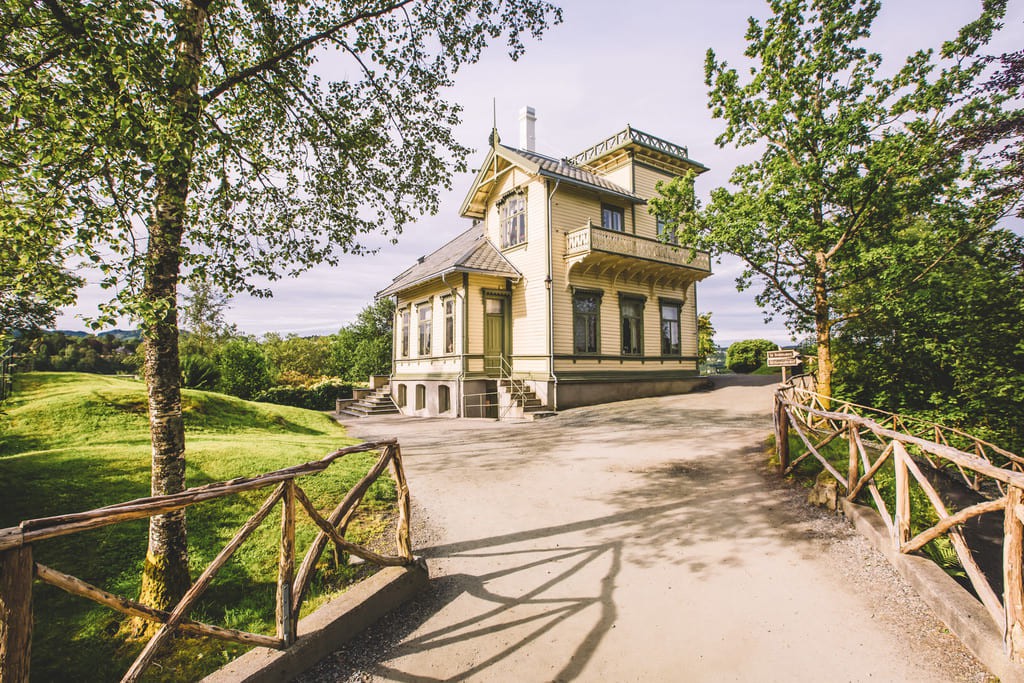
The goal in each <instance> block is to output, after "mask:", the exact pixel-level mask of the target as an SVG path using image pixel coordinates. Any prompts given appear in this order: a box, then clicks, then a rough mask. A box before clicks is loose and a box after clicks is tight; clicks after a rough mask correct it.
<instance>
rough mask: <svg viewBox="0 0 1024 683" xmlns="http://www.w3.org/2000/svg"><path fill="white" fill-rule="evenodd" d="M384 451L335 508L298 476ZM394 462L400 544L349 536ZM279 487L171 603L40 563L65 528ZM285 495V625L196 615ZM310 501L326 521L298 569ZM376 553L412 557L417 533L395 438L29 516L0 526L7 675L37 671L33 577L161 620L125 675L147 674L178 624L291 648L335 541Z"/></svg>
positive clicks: (280, 612) (391, 561) (354, 551)
mask: <svg viewBox="0 0 1024 683" xmlns="http://www.w3.org/2000/svg"><path fill="white" fill-rule="evenodd" d="M378 450H379V451H380V457H379V458H378V459H377V461H376V462H375V463H374V465H373V466H372V467H371V468H370V469H369V471H368V472H367V474H366V475H365V476H364V477H363V478H362V479H361V480H360V481H359V483H358V484H356V485H355V486H353V487H352V488H351V489H350V490H349V491H348V492H347V493H346V495H345V497H344V498H343V499H342V500H341V502H340V503H338V505H337V507H336V508H335V509H334V511H333V512H331V513H330V514H329V515H328V516H327V517H324V516H323V515H321V514H320V512H318V511H317V509H316V507H315V506H314V505H313V503H312V502H310V499H309V497H308V496H307V495H306V493H305V492H304V491H303V490H302V488H301V487H300V486H299V485H298V483H297V480H298V479H299V478H300V477H302V476H305V475H310V474H314V473H317V472H323V471H324V470H326V469H327V468H328V467H330V466H331V464H333V463H335V462H337V461H338V460H339V459H340V458H343V457H344V456H346V455H350V454H352V453H363V452H368V451H378ZM385 468H390V471H391V475H392V476H393V477H394V480H395V485H396V488H397V492H398V524H397V531H396V546H397V548H396V552H395V554H394V555H381V554H378V553H376V552H373V551H372V550H369V549H368V548H365V547H363V546H360V545H357V544H355V543H351V542H349V541H347V540H346V539H345V532H346V529H347V528H348V525H349V522H350V521H351V520H352V518H353V516H354V514H355V512H356V509H357V506H358V505H359V503H360V502H361V501H362V499H363V496H364V495H365V494H366V492H367V490H369V488H370V486H371V485H372V484H373V482H374V481H376V480H377V478H378V477H379V476H380V475H381V473H382V472H383V471H384V470H385ZM269 487H273V491H272V492H271V493H270V495H269V497H267V499H266V500H265V501H264V502H263V504H262V505H261V506H260V507H259V509H258V510H257V511H256V513H255V514H253V515H252V517H250V518H249V520H248V521H247V522H246V523H245V524H243V525H242V527H241V528H240V529H239V530H238V532H237V533H236V534H235V536H234V537H233V538H232V539H231V540H230V541H229V542H228V543H227V544H226V545H225V546H224V548H223V549H222V550H221V551H220V553H219V554H218V555H217V556H216V557H215V558H214V559H213V561H212V562H211V563H210V564H209V566H207V567H206V569H205V570H204V571H203V572H202V574H201V575H200V576H199V577H198V578H197V579H196V580H195V582H194V583H193V584H192V586H191V588H190V589H189V590H188V592H186V594H185V596H184V597H183V598H182V599H181V600H180V601H179V602H178V604H177V605H175V606H174V608H173V609H171V610H170V611H164V610H158V609H153V608H151V607H147V606H146V605H143V604H141V603H139V602H138V601H135V600H131V599H129V598H125V597H121V596H117V595H113V594H111V593H108V592H107V591H104V590H103V589H101V588H97V587H96V586H93V585H90V584H88V583H86V582H85V581H82V580H81V579H78V578H76V577H74V576H70V575H68V574H64V573H63V572H60V571H58V570H56V569H52V568H50V567H47V566H45V565H42V564H39V563H37V562H34V561H33V559H32V546H33V544H34V543H36V542H39V541H42V540H45V539H49V538H56V537H58V536H67V535H70V534H75V533H79V532H82V531H86V530H89V529H97V528H100V527H106V526H111V525H114V524H120V523H123V522H127V521H130V520H136V519H143V518H148V517H152V516H154V515H158V514H165V513H168V512H173V511H175V510H182V509H185V508H187V507H190V506H192V505H196V504H198V503H202V502H205V501H210V500H214V499H218V498H224V497H227V496H233V495H237V494H239V493H242V492H243V491H253V490H259V489H265V488H269ZM278 503H280V504H281V506H282V514H281V542H280V556H279V562H278V576H277V598H276V634H275V635H273V636H268V635H262V634H258V633H248V632H244V631H238V630H234V629H229V628H223V627H220V626H214V625H212V624H204V623H200V622H197V621H193V620H191V619H189V612H190V610H191V609H192V608H193V607H194V606H195V605H196V602H197V600H198V599H199V597H200V596H201V595H202V594H203V591H205V590H206V589H207V588H208V587H209V586H210V584H211V582H212V581H213V579H214V577H215V576H216V574H217V572H218V571H219V570H220V569H221V568H222V567H223V566H224V564H225V562H227V560H228V559H229V558H230V557H231V555H232V554H233V553H234V552H235V551H236V550H237V549H238V548H239V546H241V545H242V543H243V542H244V541H245V540H246V539H247V538H248V537H249V535H250V534H252V532H253V531H255V530H256V528H257V527H258V526H259V525H260V523H261V522H263V520H264V519H266V517H267V516H268V515H269V514H270V512H271V511H272V510H273V509H274V507H275V506H276V505H277V504H278ZM299 507H301V508H302V509H303V510H305V512H306V514H307V515H308V516H309V518H310V519H311V520H312V521H313V522H314V523H315V524H316V525H317V527H319V533H318V534H317V536H316V537H315V539H314V540H313V542H312V544H311V545H310V547H309V549H308V550H307V551H306V554H305V556H304V557H303V558H302V559H301V564H300V565H299V566H298V569H297V570H296V559H297V558H296V550H295V516H296V511H297V509H298V508H299ZM329 541H330V542H333V543H334V545H335V547H336V548H337V549H338V550H339V551H341V552H346V553H349V554H351V555H354V556H356V557H360V558H362V559H364V560H365V561H367V562H370V563H372V564H376V565H380V566H405V565H409V564H412V563H413V561H414V559H413V554H412V542H411V540H410V534H409V487H408V484H407V483H406V479H405V470H404V468H403V466H402V456H401V450H400V448H399V446H398V442H397V441H396V440H394V439H387V440H381V441H374V442H368V443H362V444H358V445H355V446H349V447H348V448H342V449H340V450H337V451H335V452H333V453H330V454H329V455H327V456H325V457H323V458H322V459H320V460H315V461H313V462H308V463H305V464H302V465H295V466H293V467H287V468H285V469H281V470H277V471H275V472H269V473H266V474H262V475H259V476H256V477H247V478H240V479H232V480H230V481H225V482H218V483H215V484H209V485H206V486H200V487H197V488H191V489H188V490H186V491H183V492H181V493H176V494H172V495H167V496H154V497H151V498H140V499H137V500H132V501H128V502H125V503H118V504H116V505H111V506H108V507H104V508H100V509H97V510H90V511H88V512H79V513H75V514H69V515H62V516H58V517H47V518H43V519H33V520H28V521H25V522H22V523H21V524H19V525H18V526H16V527H11V528H8V529H0V683H24V682H25V681H28V677H29V656H30V653H29V649H30V647H29V646H30V644H31V639H32V626H33V624H32V584H33V581H34V580H35V579H38V580H40V581H43V582H45V583H48V584H51V585H53V586H56V587H58V588H61V589H63V590H65V591H67V592H68V593H71V594H73V595H78V596H81V597H83V598H87V599H89V600H92V601H94V602H97V603H99V604H101V605H104V606H106V607H109V608H111V609H113V610H116V611H118V612H121V613H123V614H126V615H128V616H131V617H137V618H141V619H145V620H148V621H153V622H157V623H159V624H160V628H159V629H158V630H157V631H156V633H155V634H154V635H153V636H152V638H151V639H150V640H149V642H148V643H146V645H145V647H143V649H142V652H141V653H140V654H139V655H138V657H137V658H136V660H135V662H134V663H133V664H132V666H131V668H130V669H129V670H128V672H127V673H125V674H124V677H123V678H122V681H137V680H139V678H140V677H141V676H142V674H143V672H144V671H145V670H146V668H147V667H148V666H149V665H150V664H151V663H152V662H153V659H154V657H155V656H156V654H157V652H158V651H159V650H160V648H161V647H162V646H165V645H167V644H168V642H169V640H170V637H171V636H172V635H173V634H174V633H175V632H182V633H188V634H190V635H201V636H208V637H211V638H218V639H220V640H225V641H230V642H235V643H241V644H244V645H259V646H262V647H268V648H274V649H278V650H283V649H286V648H288V647H289V646H291V645H292V644H293V643H294V642H295V639H296V633H295V631H296V625H297V623H298V615H299V611H300V609H301V608H302V603H303V600H304V598H305V597H306V592H307V590H308V588H309V585H310V581H311V580H312V579H313V574H314V573H315V571H316V564H317V561H318V560H319V559H320V556H321V554H322V553H323V551H324V549H325V548H326V547H327V543H328V542H329Z"/></svg>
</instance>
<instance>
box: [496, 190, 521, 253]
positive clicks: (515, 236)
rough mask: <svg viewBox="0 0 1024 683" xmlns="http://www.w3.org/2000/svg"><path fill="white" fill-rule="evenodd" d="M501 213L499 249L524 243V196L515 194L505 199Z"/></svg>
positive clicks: (518, 193) (500, 209)
mask: <svg viewBox="0 0 1024 683" xmlns="http://www.w3.org/2000/svg"><path fill="white" fill-rule="evenodd" d="M499 211H500V212H501V247H502V249H507V248H508V247H514V246H516V245H517V244H523V243H525V242H526V195H525V194H523V193H522V192H515V193H513V194H510V195H509V196H507V197H505V200H504V201H503V202H502V203H501V206H500V207H499Z"/></svg>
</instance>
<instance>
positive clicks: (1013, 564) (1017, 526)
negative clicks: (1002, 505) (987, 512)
mask: <svg viewBox="0 0 1024 683" xmlns="http://www.w3.org/2000/svg"><path fill="white" fill-rule="evenodd" d="M1022 501H1024V492H1022V491H1021V489H1019V488H1017V487H1016V486H1009V487H1007V491H1006V511H1005V513H1004V516H1003V609H1004V611H1005V613H1006V630H1005V632H1004V638H1005V641H1006V651H1007V654H1009V655H1010V659H1012V660H1013V661H1015V662H1018V663H1021V664H1024V583H1022V575H1024V571H1022V568H1021V562H1022V554H1024V524H1022V521H1021V514H1024V507H1022V505H1021V503H1022Z"/></svg>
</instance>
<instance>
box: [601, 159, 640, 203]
mask: <svg viewBox="0 0 1024 683" xmlns="http://www.w3.org/2000/svg"><path fill="white" fill-rule="evenodd" d="M600 175H601V176H602V177H604V178H607V179H608V180H610V181H611V182H613V183H615V184H616V185H618V186H619V187H621V188H624V189H627V190H630V191H632V190H633V164H631V163H630V162H629V160H627V159H626V158H623V159H622V163H621V164H619V165H617V166H615V167H613V168H610V169H608V170H605V171H602V172H601V174H600ZM641 196H643V195H641ZM637 208H638V209H639V207H637Z"/></svg>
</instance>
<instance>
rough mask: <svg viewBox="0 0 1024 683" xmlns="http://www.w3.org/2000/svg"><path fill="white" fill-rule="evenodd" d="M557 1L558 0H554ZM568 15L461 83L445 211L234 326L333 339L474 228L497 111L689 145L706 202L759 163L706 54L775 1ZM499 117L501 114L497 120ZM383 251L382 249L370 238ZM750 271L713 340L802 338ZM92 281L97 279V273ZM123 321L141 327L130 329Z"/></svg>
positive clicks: (932, 22)
mask: <svg viewBox="0 0 1024 683" xmlns="http://www.w3.org/2000/svg"><path fill="white" fill-rule="evenodd" d="M556 2H557V0H556ZM558 4H561V6H562V9H563V13H564V21H563V23H562V24H560V25H558V26H554V27H552V28H549V30H548V31H547V32H546V33H545V34H544V36H543V38H542V39H541V40H540V41H539V42H538V41H531V42H529V43H528V46H527V51H526V54H525V55H524V56H523V57H521V58H520V59H519V60H518V61H516V62H513V61H511V60H510V59H509V57H508V55H507V52H506V51H505V50H504V49H503V47H504V46H503V45H502V44H501V43H500V41H499V42H498V43H496V44H494V45H492V46H491V47H490V48H488V50H487V51H486V52H485V53H484V56H483V58H482V59H481V60H480V62H478V63H477V64H474V65H470V66H468V67H465V68H463V69H462V70H460V72H459V73H458V74H457V75H456V83H455V86H454V87H452V88H450V89H449V90H448V91H447V97H448V98H449V99H450V100H451V101H454V102H456V103H458V104H459V105H461V106H462V108H463V114H462V124H461V125H460V126H458V128H457V129H456V131H455V132H456V137H457V139H458V140H459V141H460V142H461V143H462V144H465V145H467V146H469V147H471V148H473V149H475V150H476V151H475V152H474V153H473V154H471V155H470V157H469V160H468V166H469V169H470V172H467V173H463V174H457V175H455V176H454V177H453V178H452V188H453V189H452V191H450V192H444V193H443V194H442V195H441V208H440V211H439V212H438V214H437V215H435V216H429V217H424V218H422V219H420V220H419V221H417V222H416V223H415V224H413V225H410V226H408V227H407V228H406V229H405V231H404V232H403V233H402V235H400V236H399V238H398V244H397V245H391V244H390V243H388V242H387V241H386V240H383V239H381V240H377V241H376V242H377V244H378V245H379V246H380V247H381V248H380V250H379V252H378V253H376V254H374V255H370V256H343V257H342V260H341V263H340V264H339V265H338V266H337V267H318V268H314V269H313V270H311V271H309V272H307V273H305V274H303V275H301V276H299V277H297V278H293V279H289V280H284V281H279V282H276V283H273V286H272V289H273V291H274V297H273V298H272V299H269V300H267V299H253V298H250V297H248V296H246V295H238V296H236V297H235V298H234V299H233V301H232V304H231V308H230V310H229V311H228V312H227V316H226V317H227V319H228V322H230V323H234V324H236V325H237V326H238V328H239V329H240V330H241V331H243V332H245V333H249V334H255V335H261V334H263V333H266V332H278V333H281V334H287V333H296V334H299V335H314V334H329V333H333V332H336V331H337V330H338V329H339V328H341V327H342V326H344V325H345V324H347V323H349V322H351V321H352V320H354V319H355V316H356V314H357V313H358V312H359V311H360V310H361V309H362V308H363V307H365V306H366V305H367V304H369V303H371V302H372V301H373V297H374V294H375V293H376V292H377V291H380V290H381V289H383V288H384V287H386V286H387V285H388V284H389V283H390V282H391V280H392V278H393V277H395V276H396V275H397V274H399V273H400V272H402V271H403V270H405V269H406V268H408V267H409V266H410V265H411V264H412V263H414V262H415V260H416V259H417V258H418V257H419V256H422V255H425V254H429V253H430V252H432V251H434V250H435V249H437V248H438V247H440V246H441V245H443V244H444V243H445V242H447V241H448V240H450V239H451V238H453V237H455V236H456V235H458V234H459V233H461V232H462V231H463V230H465V229H466V228H467V227H468V223H467V222H466V219H463V218H460V217H459V215H458V211H459V206H460V205H461V203H462V200H463V198H464V197H465V194H466V192H467V191H468V189H469V186H470V184H471V183H472V180H473V173H472V172H471V171H472V169H475V168H477V167H478V166H479V163H480V162H481V161H482V160H483V158H484V156H485V155H486V151H487V136H488V134H489V133H490V130H491V125H492V119H493V118H494V117H495V115H496V120H497V126H498V131H499V134H500V135H501V138H502V141H503V142H505V143H506V144H511V145H518V142H519V140H518V135H519V133H518V131H519V123H518V114H519V110H520V108H521V107H523V106H524V105H529V106H532V107H533V108H534V109H535V110H536V112H537V127H536V141H537V145H536V149H537V151H538V152H541V153H543V154H547V155H549V156H552V157H556V158H561V157H565V156H570V155H573V154H575V153H577V152H580V151H582V150H583V149H585V148H587V147H589V146H590V145H592V144H594V143H596V142H598V141H600V140H602V139H604V138H605V137H608V136H609V135H612V134H614V133H616V132H618V131H620V130H622V129H624V128H625V127H626V125H627V124H629V125H631V126H633V127H634V128H637V129H639V130H642V131H644V132H647V133H650V134H652V135H656V136H658V137H661V138H664V139H666V140H669V141H671V142H675V143H677V144H681V145H683V146H686V147H688V148H689V152H690V157H691V158H693V159H695V160H697V161H699V162H701V163H703V164H704V165H706V166H709V167H710V169H711V170H710V171H709V172H707V173H705V174H703V175H701V176H700V177H699V179H698V181H697V184H698V192H699V194H700V196H702V198H706V197H707V195H708V194H709V193H710V191H711V190H712V189H713V188H716V187H721V186H725V185H727V184H728V179H729V175H730V173H731V171H732V169H733V168H734V167H735V166H736V165H737V164H740V163H745V162H749V161H751V160H752V159H753V158H755V152H754V151H751V150H750V149H743V150H735V149H732V148H728V147H727V148H719V147H718V146H716V145H715V142H714V141H715V138H716V137H717V136H718V135H719V134H720V133H721V132H722V130H723V128H724V125H723V122H722V121H720V120H715V119H713V118H712V116H711V113H710V111H709V110H708V108H707V92H706V87H705V85H704V56H705V52H706V51H707V49H708V48H709V47H710V48H713V49H714V50H715V52H716V54H717V56H718V57H719V59H726V60H727V61H728V62H729V63H730V64H731V65H733V66H740V65H742V64H743V60H744V58H743V50H744V49H745V46H746V44H745V41H744V39H743V35H744V32H745V31H746V25H747V17H749V16H756V17H759V18H763V17H765V16H767V14H768V10H767V5H766V3H765V2H764V0H715V1H711V2H709V1H708V0H675V1H666V0H631V2H628V3H624V2H621V0H564V1H563V2H561V3H558ZM980 7H981V0H885V1H884V3H883V8H882V12H881V14H880V15H879V17H878V19H877V20H876V22H875V25H874V27H873V30H872V37H871V39H870V42H869V43H868V46H869V47H870V49H872V50H874V51H877V52H879V53H881V54H882V55H883V57H884V58H885V62H884V66H883V68H885V67H886V66H888V67H889V68H891V69H895V68H898V66H899V65H900V64H901V63H902V61H903V59H904V58H905V57H906V56H907V55H908V54H910V53H911V52H913V51H915V50H917V49H919V48H925V47H934V48H938V47H939V46H940V45H941V43H942V41H944V40H947V39H949V38H952V37H954V36H955V35H956V31H957V30H958V29H959V27H961V26H962V25H964V24H965V23H967V22H969V21H971V20H972V19H974V18H975V17H976V16H977V14H978V13H979V12H980ZM1004 23H1005V28H1004V29H1003V30H1002V32H1001V33H1000V34H999V35H998V36H997V38H996V40H995V41H994V42H993V43H992V44H991V46H990V48H989V52H992V53H996V54H999V53H1002V52H1007V51H1010V50H1017V49H1019V48H1020V44H1021V43H1022V42H1024V41H1022V40H1021V39H1022V38H1024V0H1010V3H1009V10H1008V12H1007V16H1006V20H1005V22H1004ZM333 59H336V58H335V57H334V56H333V54H327V55H325V56H324V59H323V62H322V64H321V67H322V69H321V70H322V72H323V73H324V74H325V75H329V74H331V73H332V71H334V72H338V73H339V74H340V73H341V69H342V68H343V67H342V66H341V65H340V64H335V63H333V61H332V60H333ZM495 112H496V114H495ZM370 243H371V244H373V243H374V241H373V240H370ZM741 269H742V265H741V264H740V262H739V261H737V260H736V259H733V258H729V257H725V258H723V259H722V260H721V262H719V263H716V264H713V266H712V271H713V275H712V276H711V277H710V278H708V279H706V280H704V281H702V282H701V283H699V284H698V286H697V305H698V309H699V310H700V312H710V313H711V314H712V323H713V325H714V327H715V330H716V334H715V341H716V342H717V343H718V344H720V345H728V344H729V343H732V342H734V341H738V340H740V339H749V338H766V339H770V340H772V341H775V342H776V343H780V344H787V343H790V342H791V341H792V337H791V335H790V334H789V332H788V331H787V330H786V329H785V326H784V325H783V323H782V320H781V319H780V318H776V319H775V320H774V321H772V322H765V314H764V312H763V311H761V310H760V309H759V307H758V306H757V305H756V304H755V303H754V294H755V292H756V285H755V287H754V288H752V289H749V290H747V291H745V292H737V291H736V286H735V279H736V277H737V275H739V273H740V271H741ZM86 277H87V279H89V280H91V281H94V280H98V277H92V276H90V275H89V274H88V273H86ZM106 297H107V292H104V291H102V290H100V289H99V288H98V287H97V286H96V285H95V284H91V285H88V286H87V287H86V288H85V289H83V291H82V293H81V294H80V296H79V301H78V304H77V305H76V306H74V307H72V308H68V309H65V310H64V311H63V312H62V313H61V315H60V316H59V318H58V324H57V327H58V328H59V329H85V327H84V324H83V322H82V317H83V316H86V317H87V316H90V315H95V314H96V306H97V305H98V304H99V303H100V302H101V301H104V300H106ZM120 326H122V327H129V326H132V324H131V322H130V321H122V322H121V324H120Z"/></svg>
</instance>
